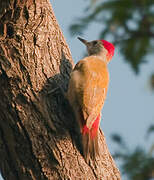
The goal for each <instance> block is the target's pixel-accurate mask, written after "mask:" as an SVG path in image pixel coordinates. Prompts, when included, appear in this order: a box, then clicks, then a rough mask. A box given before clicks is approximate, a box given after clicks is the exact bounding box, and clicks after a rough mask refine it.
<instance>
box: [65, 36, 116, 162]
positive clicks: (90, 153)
mask: <svg viewBox="0 0 154 180" xmlns="http://www.w3.org/2000/svg"><path fill="white" fill-rule="evenodd" d="M78 39H79V40H80V41H81V42H82V43H84V44H85V45H86V47H87V51H88V56H87V57H85V58H84V59H82V60H80V61H79V62H78V63H77V64H76V65H75V67H74V69H73V71H72V73H71V77H70V81H69V86H68V91H67V97H68V100H69V103H70V105H71V106H72V108H73V110H74V113H75V116H76V120H77V122H78V124H79V126H80V131H81V135H82V144H83V155H84V158H85V160H86V162H87V163H88V162H89V160H90V158H92V159H95V157H96V156H97V155H99V149H98V130H99V125H100V119H101V109H102V107H103V105H104V102H105V98H106V94H107V89H108V84H109V73H108V68H107V64H108V62H109V61H110V60H111V58H112V56H113V55H114V45H113V44H111V43H110V42H108V41H106V40H94V41H91V42H88V41H87V40H84V39H82V38H80V37H78Z"/></svg>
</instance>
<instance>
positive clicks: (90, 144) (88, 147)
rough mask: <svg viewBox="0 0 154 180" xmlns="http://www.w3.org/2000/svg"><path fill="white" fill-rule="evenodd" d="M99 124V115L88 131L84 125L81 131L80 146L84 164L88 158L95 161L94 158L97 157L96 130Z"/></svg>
mask: <svg viewBox="0 0 154 180" xmlns="http://www.w3.org/2000/svg"><path fill="white" fill-rule="evenodd" d="M99 122H100V115H99V116H98V117H97V118H96V120H95V121H94V123H93V125H92V127H91V129H88V128H87V126H86V125H84V127H83V130H82V144H83V154H84V158H85V160H86V162H87V163H88V162H89V160H90V158H91V159H93V160H95V157H96V156H98V155H99V148H98V128H99Z"/></svg>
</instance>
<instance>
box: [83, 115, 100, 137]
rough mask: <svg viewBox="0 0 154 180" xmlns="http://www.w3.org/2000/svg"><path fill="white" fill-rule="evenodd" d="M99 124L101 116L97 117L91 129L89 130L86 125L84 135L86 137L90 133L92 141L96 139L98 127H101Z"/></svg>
mask: <svg viewBox="0 0 154 180" xmlns="http://www.w3.org/2000/svg"><path fill="white" fill-rule="evenodd" d="M99 122H100V114H99V115H98V116H97V118H96V120H95V121H94V123H93V125H92V127H91V129H89V128H88V127H87V126H86V125H84V127H83V130H82V134H83V135H85V134H87V133H90V137H91V139H94V138H95V136H96V134H97V130H98V127H99Z"/></svg>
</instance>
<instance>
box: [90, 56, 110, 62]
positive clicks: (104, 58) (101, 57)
mask: <svg viewBox="0 0 154 180" xmlns="http://www.w3.org/2000/svg"><path fill="white" fill-rule="evenodd" d="M89 57H95V58H98V59H100V60H101V61H103V62H105V63H106V64H107V63H108V61H107V57H106V56H101V55H99V54H95V55H90V56H89Z"/></svg>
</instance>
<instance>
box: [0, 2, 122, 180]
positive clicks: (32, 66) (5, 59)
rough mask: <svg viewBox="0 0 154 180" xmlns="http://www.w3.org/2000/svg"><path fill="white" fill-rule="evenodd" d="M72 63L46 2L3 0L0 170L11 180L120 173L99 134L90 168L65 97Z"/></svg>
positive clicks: (107, 177) (106, 179)
mask: <svg viewBox="0 0 154 180" xmlns="http://www.w3.org/2000/svg"><path fill="white" fill-rule="evenodd" d="M72 66H73V61H72V58H71V54H70V51H69V48H68V46H67V44H66V42H65V40H64V37H63V34H62V32H61V30H60V28H59V26H58V24H57V21H56V18H55V16H54V14H53V10H52V8H51V5H50V3H49V1H48V0H0V170H1V173H2V176H3V178H4V179H7V180H31V179H33V180H45V179H49V180H60V179H62V180H76V179H77V180H78V179H82V180H94V179H96V180H102V179H103V180H111V179H115V180H117V179H120V173H119V171H118V169H117V168H116V165H115V163H114V161H113V159H112V157H111V155H110V153H109V151H108V148H107V145H106V142H105V138H104V135H103V133H102V132H101V131H100V133H99V148H100V149H101V153H100V158H99V159H97V161H95V162H93V161H92V160H91V161H90V164H89V165H88V164H86V162H85V161H84V158H83V156H82V146H81V144H80V134H79V132H78V128H76V127H78V126H77V124H76V121H75V118H74V115H73V113H72V110H71V107H70V106H69V104H68V101H67V99H66V98H65V96H64V94H65V92H66V91H67V84H68V80H69V74H70V72H71V70H72Z"/></svg>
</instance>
